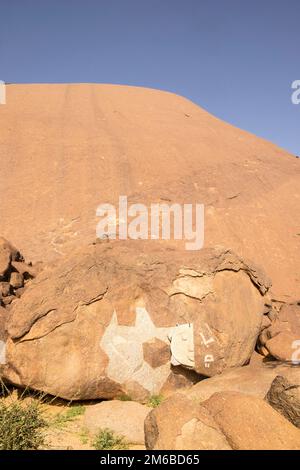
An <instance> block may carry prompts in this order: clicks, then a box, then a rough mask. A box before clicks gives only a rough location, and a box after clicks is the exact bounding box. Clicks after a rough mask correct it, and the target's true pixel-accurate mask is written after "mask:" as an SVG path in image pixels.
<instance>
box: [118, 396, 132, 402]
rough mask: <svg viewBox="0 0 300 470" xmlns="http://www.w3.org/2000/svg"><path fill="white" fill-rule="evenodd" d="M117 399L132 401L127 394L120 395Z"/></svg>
mask: <svg viewBox="0 0 300 470" xmlns="http://www.w3.org/2000/svg"><path fill="white" fill-rule="evenodd" d="M118 400H120V401H132V398H131V397H130V396H129V395H121V396H120V397H119V398H118Z"/></svg>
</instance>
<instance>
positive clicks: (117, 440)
mask: <svg viewBox="0 0 300 470" xmlns="http://www.w3.org/2000/svg"><path fill="white" fill-rule="evenodd" d="M93 447H94V448H95V449H96V450H126V449H128V443H127V442H126V441H125V440H124V437H121V436H117V435H116V434H115V433H114V432H113V431H111V430H110V429H100V430H99V431H98V434H97V435H96V437H95V439H94V442H93Z"/></svg>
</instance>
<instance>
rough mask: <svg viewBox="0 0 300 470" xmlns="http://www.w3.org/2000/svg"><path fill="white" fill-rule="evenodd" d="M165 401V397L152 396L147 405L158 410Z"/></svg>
mask: <svg viewBox="0 0 300 470" xmlns="http://www.w3.org/2000/svg"><path fill="white" fill-rule="evenodd" d="M163 400H164V397H163V396H162V395H152V396H151V397H150V398H149V400H148V403H147V405H148V406H151V408H156V407H157V406H159V405H160V404H161V403H162V402H163Z"/></svg>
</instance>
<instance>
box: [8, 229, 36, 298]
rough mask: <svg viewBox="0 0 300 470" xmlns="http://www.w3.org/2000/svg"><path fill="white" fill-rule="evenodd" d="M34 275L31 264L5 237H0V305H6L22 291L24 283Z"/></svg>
mask: <svg viewBox="0 0 300 470" xmlns="http://www.w3.org/2000/svg"><path fill="white" fill-rule="evenodd" d="M33 277H35V271H34V269H33V267H32V265H31V264H27V263H25V260H24V258H23V256H22V255H21V253H20V252H19V251H18V250H17V249H16V248H15V247H14V246H13V245H12V244H11V243H9V242H8V241H7V240H6V239H5V238H3V237H0V306H1V307H8V306H9V305H10V304H11V303H12V302H13V301H14V300H15V299H16V298H18V297H20V296H21V295H22V293H23V292H24V286H25V283H26V282H27V281H28V280H29V279H32V278H33Z"/></svg>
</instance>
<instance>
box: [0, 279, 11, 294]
mask: <svg viewBox="0 0 300 470" xmlns="http://www.w3.org/2000/svg"><path fill="white" fill-rule="evenodd" d="M10 294H11V286H10V283H9V282H0V296H1V297H7V296H9V295H10Z"/></svg>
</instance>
